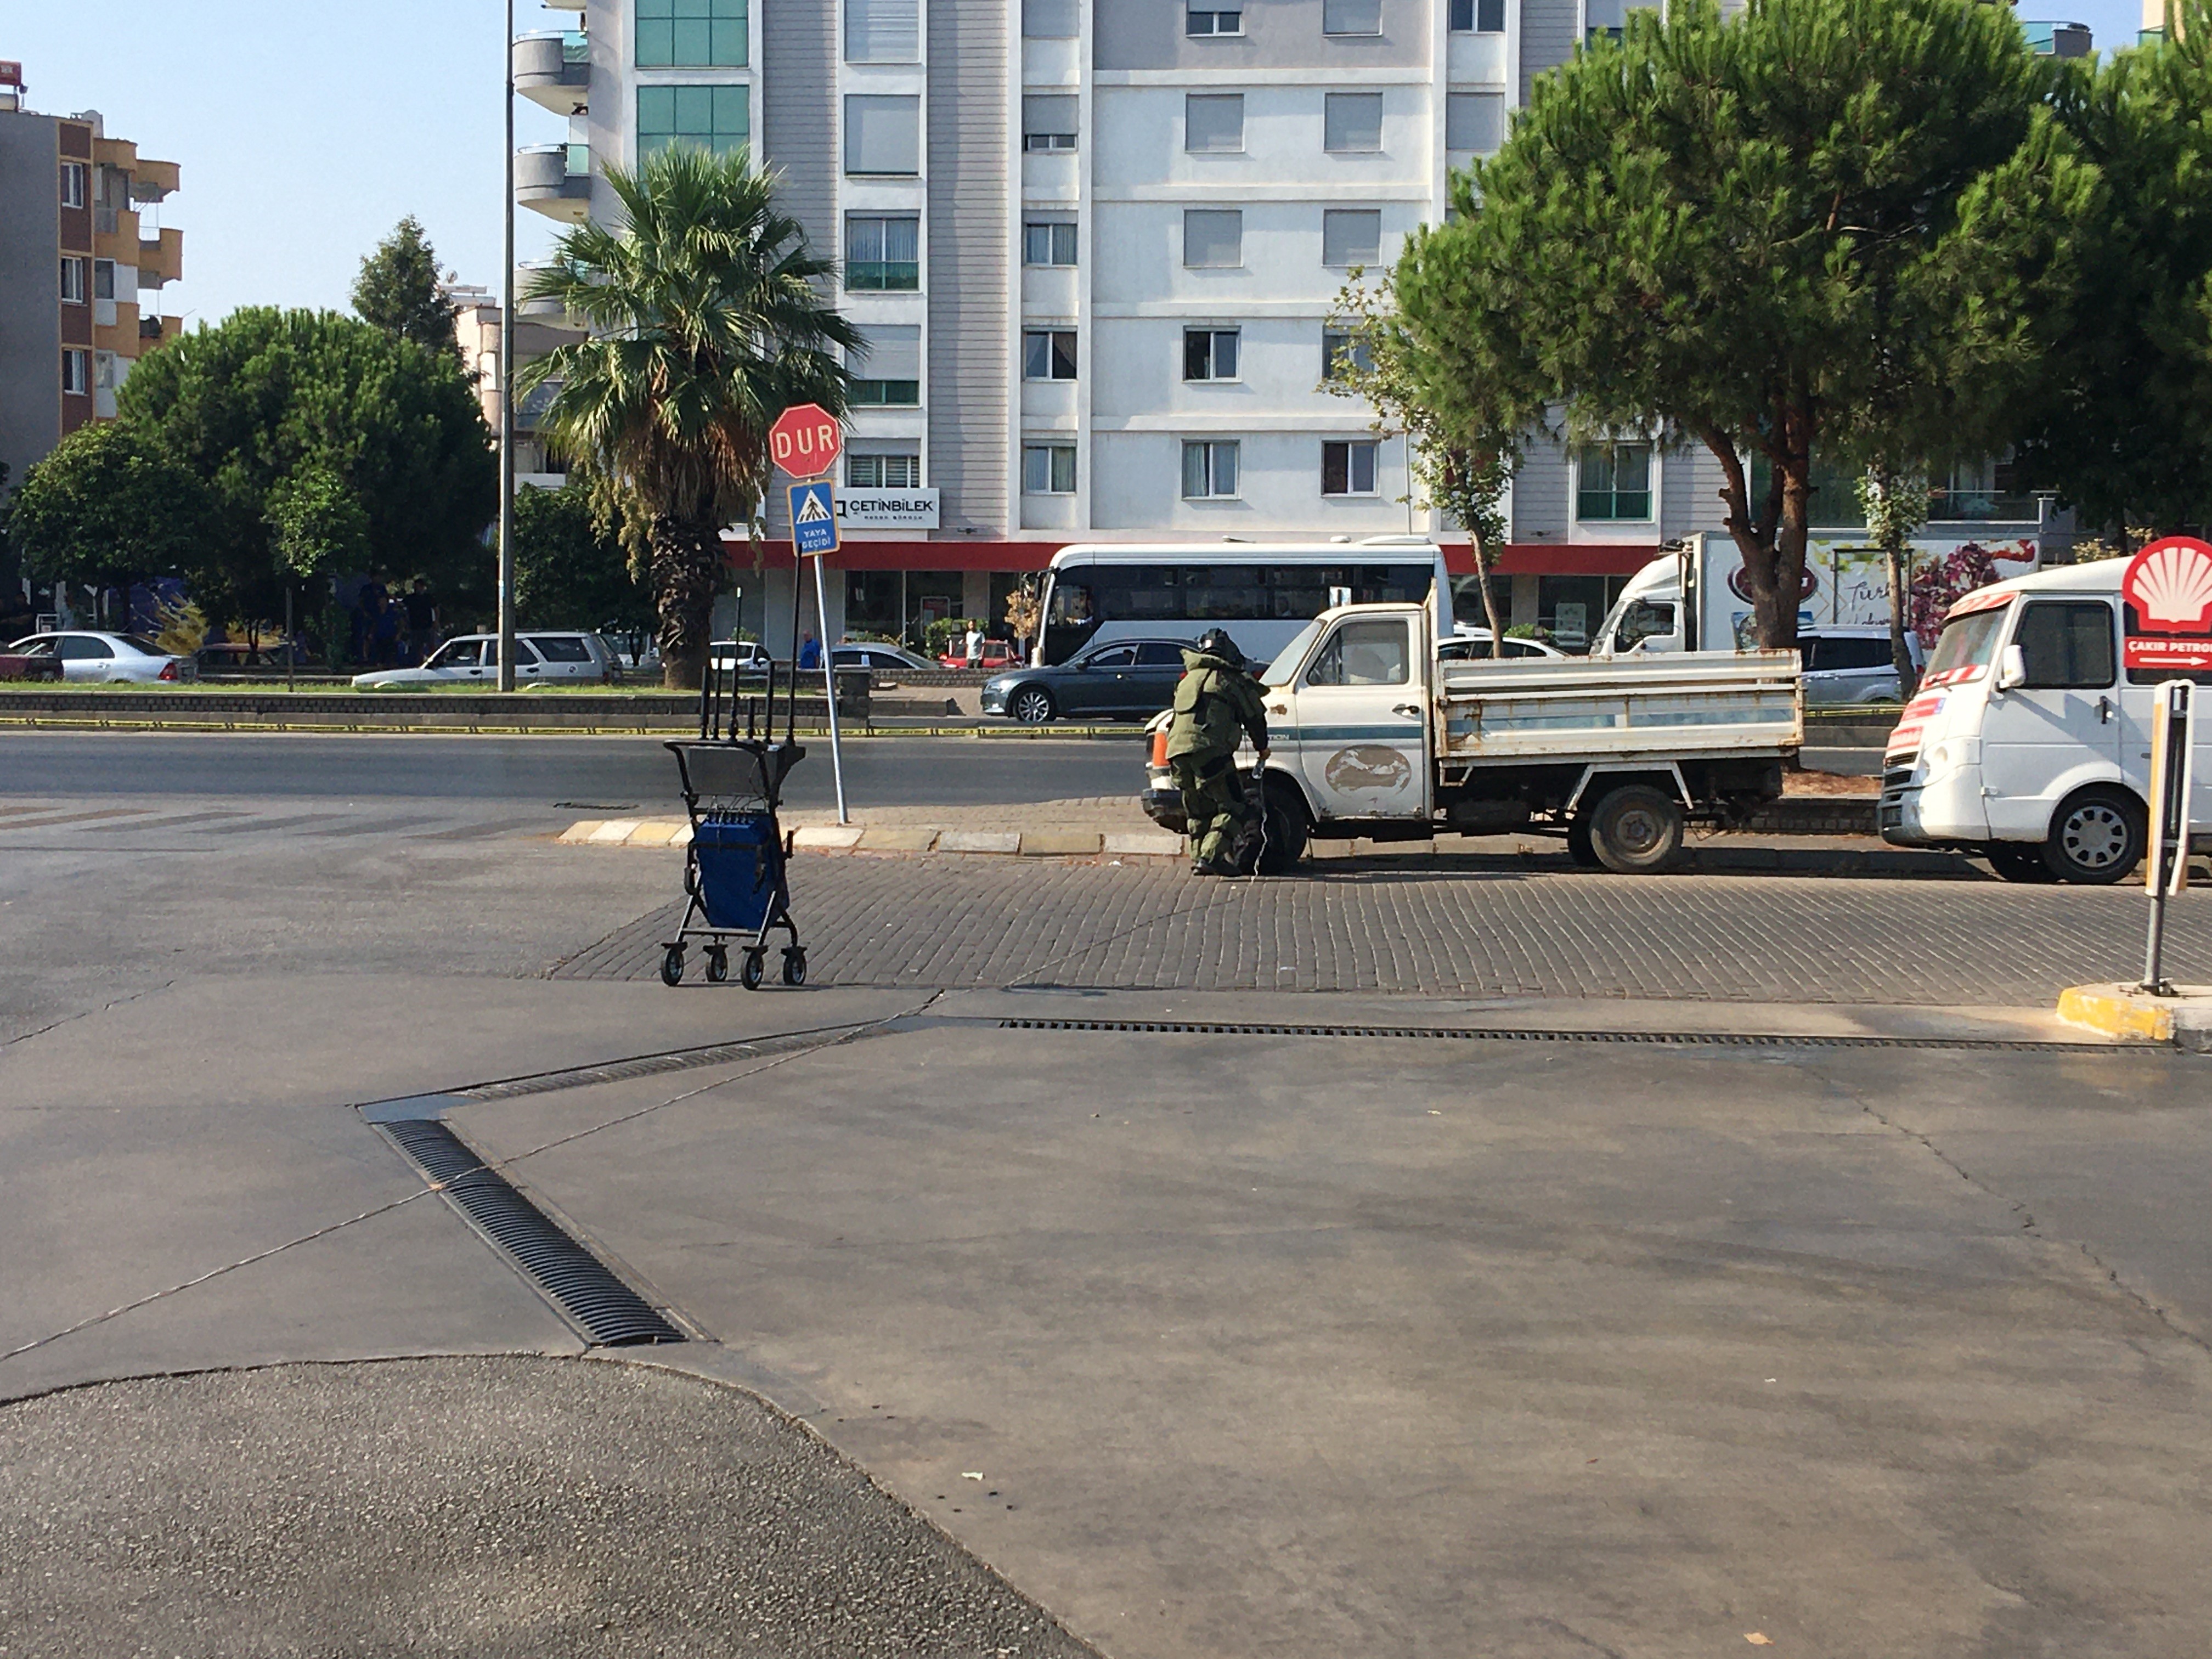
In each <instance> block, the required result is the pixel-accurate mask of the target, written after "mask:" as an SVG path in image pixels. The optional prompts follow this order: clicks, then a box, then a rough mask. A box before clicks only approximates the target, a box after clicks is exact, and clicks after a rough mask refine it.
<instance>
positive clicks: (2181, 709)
mask: <svg viewBox="0 0 2212 1659" xmlns="http://www.w3.org/2000/svg"><path fill="white" fill-rule="evenodd" d="M2196 692H2197V688H2196V686H2195V685H2194V684H2191V682H2190V681H2188V680H2166V681H2164V682H2162V683H2161V684H2160V686H2159V688H2158V703H2157V705H2156V707H2155V708H2154V710H2153V712H2152V714H2151V728H2150V731H2151V737H2150V814H2151V817H2150V868H2149V870H2148V872H2147V873H2146V875H2145V878H2144V880H2143V885H2144V886H2145V887H2146V888H2147V889H2148V890H2149V893H2150V932H2149V935H2148V938H2147V939H2145V940H2144V942H2143V976H2142V984H2141V985H2139V986H2138V987H2136V989H2138V990H2140V991H2142V992H2143V993H2144V994H2146V995H2149V996H2154V997H2170V996H2172V994H2173V987H2172V985H2171V984H2170V983H2169V982H2168V981H2167V980H2166V962H2165V956H2166V898H2167V896H2169V895H2170V894H2174V893H2179V892H2180V891H2181V890H2182V889H2183V888H2184V887H2185V886H2187V885H2188V883H2189V827H2190V826H2189V792H2190V788H2191V785H2192V784H2193V783H2194V782H2195V781H2196V780H2195V778H2194V776H2193V774H2194V773H2195V771H2196V765H2195V758H2196V755H2195V747H2196V746H2195V744H2194V743H2193V742H2192V740H2191V739H2192V738H2193V736H2194V733H2193V732H2192V729H2191V728H2192V727H2194V726H2195V725H2196V723H2197V722H2196V712H2197V697H2196Z"/></svg>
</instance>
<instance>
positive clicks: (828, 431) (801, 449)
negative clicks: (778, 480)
mask: <svg viewBox="0 0 2212 1659" xmlns="http://www.w3.org/2000/svg"><path fill="white" fill-rule="evenodd" d="M844 447H845V436H844V434H843V433H842V431H840V430H839V428H838V426H837V417H836V416H835V415H832V414H831V413H830V412H829V410H826V409H824V408H823V407H822V405H821V404H794V405H793V406H792V407H791V408H789V409H787V410H784V411H783V413H782V414H781V415H779V416H776V417H775V425H774V426H772V427H770V428H769V429H768V453H769V459H771V460H773V461H774V462H775V464H776V465H778V466H780V467H781V468H782V469H783V470H784V471H786V472H788V473H789V474H791V476H792V477H794V478H818V477H821V476H822V475H823V473H825V472H827V471H829V470H830V469H831V468H832V467H834V466H836V465H837V456H838V453H839V452H840V451H842V449H843V448H844Z"/></svg>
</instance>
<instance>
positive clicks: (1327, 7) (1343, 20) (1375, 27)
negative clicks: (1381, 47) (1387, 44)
mask: <svg viewBox="0 0 2212 1659" xmlns="http://www.w3.org/2000/svg"><path fill="white" fill-rule="evenodd" d="M1321 32H1322V33H1323V34H1380V33H1383V0H1321Z"/></svg>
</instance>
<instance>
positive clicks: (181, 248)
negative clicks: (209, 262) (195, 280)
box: [137, 230, 185, 289]
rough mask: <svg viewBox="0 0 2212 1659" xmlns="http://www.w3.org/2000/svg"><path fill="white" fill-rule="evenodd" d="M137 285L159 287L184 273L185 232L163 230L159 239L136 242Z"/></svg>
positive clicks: (145, 287)
mask: <svg viewBox="0 0 2212 1659" xmlns="http://www.w3.org/2000/svg"><path fill="white" fill-rule="evenodd" d="M137 258H138V286H139V287H140V289H149V288H159V287H161V284H162V283H173V282H176V281H178V280H179V279H180V278H182V276H184V274H185V233H184V232H182V231H181V230H165V231H163V232H162V233H161V240H159V241H155V242H148V241H141V242H140V243H139V244H138V255H137Z"/></svg>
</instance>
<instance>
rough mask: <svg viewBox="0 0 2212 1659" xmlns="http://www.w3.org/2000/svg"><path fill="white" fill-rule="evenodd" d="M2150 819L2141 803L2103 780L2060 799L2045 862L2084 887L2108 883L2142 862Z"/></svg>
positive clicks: (2063, 878) (2058, 874)
mask: <svg viewBox="0 0 2212 1659" xmlns="http://www.w3.org/2000/svg"><path fill="white" fill-rule="evenodd" d="M2148 829H2149V825H2148V822H2147V819H2146V816H2145V814H2144V811H2143V808H2142V803H2141V802H2140V801H2138V800H2136V798H2135V797H2134V796H2132V795H2130V794H2127V793H2124V792H2123V791H2121V790H2118V789H2114V788H2111V787H2107V786H2104V785H2099V786H2097V787H2093V788H2089V789H2083V790H2079V791H2077V792H2076V793H2073V794H2071V795H2069V796H2068V797H2067V798H2066V799H2064V800H2063V801H2061V802H2060V803H2059V805H2058V811H2057V812H2056V813H2055V814H2054V815H2053V816H2052V817H2051V839H2050V840H2048V841H2046V842H2044V843H2043V862H2044V866H2045V868H2047V869H2048V870H2049V871H2050V872H2051V874H2052V875H2053V876H2056V877H2057V878H2058V879H2059V880H2061V881H2063V882H2071V883H2073V884H2075V885H2076V886H2082V887H2109V886H2111V885H2112V884H2113V883H2114V882H2116V881H2118V880H2120V879H2121V878H2123V877H2124V876H2125V875H2126V874H2127V873H2128V872H2130V870H2132V869H2134V868H2135V867H2136V865H2138V864H2140V863H2142V855H2143V843H2144V842H2145V840H2146V839H2147V838H2148Z"/></svg>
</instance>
